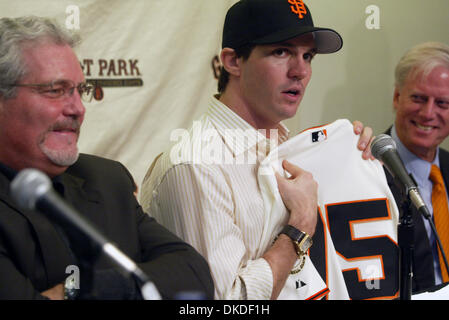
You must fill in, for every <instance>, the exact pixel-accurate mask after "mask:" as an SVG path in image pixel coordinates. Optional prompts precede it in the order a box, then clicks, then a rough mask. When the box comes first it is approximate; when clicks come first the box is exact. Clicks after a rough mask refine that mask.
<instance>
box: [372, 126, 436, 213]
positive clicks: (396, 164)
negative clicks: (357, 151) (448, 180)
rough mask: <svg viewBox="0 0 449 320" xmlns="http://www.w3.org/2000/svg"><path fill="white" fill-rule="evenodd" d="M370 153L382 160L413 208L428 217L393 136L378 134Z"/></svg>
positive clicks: (427, 211) (425, 207)
mask: <svg viewBox="0 0 449 320" xmlns="http://www.w3.org/2000/svg"><path fill="white" fill-rule="evenodd" d="M371 153H372V155H373V156H374V157H375V158H376V159H378V160H380V161H382V162H383V164H384V165H385V167H386V168H387V170H388V171H389V172H390V174H391V175H392V176H393V178H394V181H395V183H396V185H397V187H398V188H399V189H400V190H401V191H402V193H403V194H404V195H405V196H406V197H407V198H408V199H410V201H411V202H412V204H413V205H414V206H415V208H416V209H417V210H418V211H419V212H420V213H421V214H422V215H424V217H425V218H426V219H430V217H431V216H430V212H429V209H428V208H427V206H426V204H425V202H424V200H423V199H422V197H421V195H420V194H419V191H418V188H417V186H416V183H415V181H414V180H413V178H412V177H411V176H410V175H409V174H408V172H407V170H406V169H405V166H404V163H403V162H402V160H401V158H400V157H399V154H398V152H397V149H396V143H395V142H394V140H393V138H391V137H390V136H389V135H387V134H380V135H378V136H377V137H376V138H375V139H374V140H373V143H372V144H371Z"/></svg>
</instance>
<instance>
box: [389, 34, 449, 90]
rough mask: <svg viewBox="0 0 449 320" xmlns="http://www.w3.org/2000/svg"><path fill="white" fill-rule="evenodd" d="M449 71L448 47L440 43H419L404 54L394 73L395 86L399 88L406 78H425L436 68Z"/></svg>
mask: <svg viewBox="0 0 449 320" xmlns="http://www.w3.org/2000/svg"><path fill="white" fill-rule="evenodd" d="M439 66H443V67H445V68H448V69H449V46H447V45H445V44H443V43H440V42H425V43H421V44H419V45H417V46H415V47H413V48H411V49H410V50H409V51H407V52H406V53H405V55H404V56H403V57H402V58H401V60H400V61H399V63H398V65H397V66H396V71H395V86H396V88H401V87H402V86H403V85H404V84H405V81H406V80H407V78H408V77H409V76H410V77H412V79H413V77H416V76H418V75H423V76H427V75H429V74H430V72H432V70H433V69H435V68H436V67H439Z"/></svg>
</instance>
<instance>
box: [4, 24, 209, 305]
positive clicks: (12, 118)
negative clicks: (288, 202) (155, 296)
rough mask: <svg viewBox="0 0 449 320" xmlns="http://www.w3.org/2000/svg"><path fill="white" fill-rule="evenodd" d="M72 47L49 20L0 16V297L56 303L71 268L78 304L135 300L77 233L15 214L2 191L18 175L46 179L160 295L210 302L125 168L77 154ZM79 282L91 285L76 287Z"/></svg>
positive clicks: (78, 74) (79, 111)
mask: <svg viewBox="0 0 449 320" xmlns="http://www.w3.org/2000/svg"><path fill="white" fill-rule="evenodd" d="M75 44H76V40H75V39H74V38H73V37H72V36H71V35H69V34H67V33H66V32H65V31H64V30H63V29H61V28H59V27H58V26H57V25H55V24H54V23H52V22H51V21H49V20H47V19H43V18H37V17H24V18H17V19H7V18H2V19H0V146H1V147H0V299H45V298H50V299H62V298H63V297H64V293H65V292H64V290H65V288H64V284H65V280H66V279H67V278H69V276H71V275H72V274H73V270H75V269H76V268H78V267H79V268H80V270H81V274H79V276H80V278H81V284H83V283H85V284H87V285H88V287H89V290H86V288H83V287H80V288H79V290H80V292H82V293H83V297H89V298H92V299H135V298H142V296H141V293H140V290H139V287H138V284H137V283H136V282H135V280H134V279H131V278H127V277H125V276H122V275H121V274H120V273H119V272H118V271H117V270H116V269H115V268H114V267H113V266H112V264H111V263H110V262H109V261H108V259H106V257H104V256H100V257H96V252H95V251H94V250H95V248H93V246H91V243H90V242H89V241H88V240H86V239H85V238H84V237H82V236H81V235H80V234H78V233H76V232H74V231H73V230H70V229H68V228H64V227H61V226H60V225H58V224H56V223H54V221H52V220H50V219H48V218H47V217H46V216H45V215H42V214H40V213H37V212H32V211H27V210H22V209H20V208H19V207H18V205H17V204H16V203H15V202H14V200H13V199H12V198H11V195H10V191H9V188H10V182H11V180H12V179H13V178H14V176H15V175H16V174H17V172H18V171H20V170H22V169H24V168H36V169H39V170H41V171H42V172H44V173H46V174H47V175H48V176H49V177H50V178H51V179H52V182H53V186H54V188H55V190H56V191H57V192H58V193H59V194H60V195H61V196H62V197H63V198H64V199H65V201H67V202H68V203H69V204H71V205H72V206H73V207H74V208H75V209H77V210H78V211H79V213H80V214H81V215H83V216H85V218H87V219H88V220H90V221H91V222H92V224H93V225H94V226H96V227H97V228H98V230H99V231H101V232H102V233H103V234H104V235H105V236H106V237H107V238H109V239H110V240H111V241H113V242H114V243H115V244H116V245H117V247H118V248H119V249H120V250H122V251H123V252H124V253H125V254H126V255H127V256H129V257H130V258H131V259H133V260H134V261H135V262H136V263H137V264H138V266H139V267H140V268H141V269H142V270H143V271H144V272H145V273H146V274H147V275H148V276H149V278H150V279H151V280H152V281H153V282H154V284H155V286H156V288H157V289H158V291H159V293H160V295H161V296H162V298H176V297H177V296H178V295H179V294H182V293H183V292H187V291H188V292H192V291H195V292H197V293H200V294H201V296H202V297H204V298H212V297H213V292H214V289H213V282H212V279H211V276H210V272H209V267H208V265H207V263H206V261H205V260H204V259H203V258H202V257H201V256H200V255H199V254H198V253H197V252H196V251H195V250H194V249H193V248H192V247H191V246H189V245H187V244H186V243H185V242H183V241H182V240H180V239H179V238H177V237H176V236H174V235H173V234H172V233H170V232H169V231H168V230H166V229H165V228H163V227H162V226H160V225H159V224H157V223H156V221H155V220H154V219H153V218H151V217H149V216H148V215H147V214H146V213H144V212H143V210H142V208H141V207H140V205H139V204H138V202H137V200H136V198H135V196H134V194H133V193H134V191H135V183H134V181H133V178H132V177H131V175H130V173H129V172H128V171H127V170H126V169H125V167H124V166H123V165H121V164H120V163H118V162H115V161H112V160H107V159H103V158H99V157H95V156H89V155H85V154H81V155H80V154H79V153H78V148H77V141H78V136H79V132H80V126H81V123H82V122H83V118H84V112H85V108H84V105H83V103H82V102H81V99H84V100H89V99H90V98H91V96H92V91H93V90H92V88H91V87H89V85H88V84H86V83H85V79H84V75H83V72H82V70H81V68H80V64H79V62H78V59H77V57H76V55H75V53H74V51H73V49H72V48H73V47H74V45H75ZM86 266H87V267H86ZM84 272H86V273H84ZM87 275H89V278H87V279H90V280H91V281H89V282H83V279H86V277H87ZM83 277H84V278H83ZM71 279H73V278H71Z"/></svg>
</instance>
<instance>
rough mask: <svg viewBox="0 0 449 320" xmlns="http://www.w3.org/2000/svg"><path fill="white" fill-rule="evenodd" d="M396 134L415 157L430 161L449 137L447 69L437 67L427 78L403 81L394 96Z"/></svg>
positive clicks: (448, 73)
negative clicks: (439, 146)
mask: <svg viewBox="0 0 449 320" xmlns="http://www.w3.org/2000/svg"><path fill="white" fill-rule="evenodd" d="M393 103H394V109H395V110H396V121H395V125H396V131H397V133H398V136H399V138H400V139H401V141H402V143H403V144H404V145H405V146H406V147H407V148H408V149H409V150H410V151H411V152H413V153H414V154H416V155H417V156H418V157H420V158H422V159H424V160H427V161H433V160H434V158H435V153H436V149H437V147H438V145H439V144H440V143H441V142H443V140H444V139H445V138H446V137H447V136H448V135H449V69H448V68H445V67H442V66H440V67H436V68H435V69H433V70H432V72H431V73H430V74H429V75H428V76H427V77H423V75H418V76H416V77H415V78H410V76H409V77H408V78H407V79H406V81H405V84H404V85H403V86H402V88H396V89H395V93H394V100H393Z"/></svg>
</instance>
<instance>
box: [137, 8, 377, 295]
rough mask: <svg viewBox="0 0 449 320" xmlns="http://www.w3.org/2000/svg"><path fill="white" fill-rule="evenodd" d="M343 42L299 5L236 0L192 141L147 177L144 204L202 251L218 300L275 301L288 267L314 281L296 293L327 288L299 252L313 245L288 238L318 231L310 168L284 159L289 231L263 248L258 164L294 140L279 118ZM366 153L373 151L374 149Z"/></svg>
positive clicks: (364, 137)
mask: <svg viewBox="0 0 449 320" xmlns="http://www.w3.org/2000/svg"><path fill="white" fill-rule="evenodd" d="M341 47H342V39H341V37H340V35H339V34H338V33H337V32H335V31H333V30H332V29H326V28H318V27H315V26H314V24H313V21H312V17H311V14H310V11H309V9H308V8H307V6H306V5H305V4H304V3H303V2H302V1H292V0H241V1H239V2H237V3H236V4H235V5H234V6H232V7H231V8H230V9H229V11H228V13H227V16H226V19H225V24H224V30H223V49H222V52H221V56H220V57H221V60H222V63H223V72H222V74H221V78H220V80H219V94H218V95H216V96H215V97H213V98H212V100H211V102H210V104H209V109H208V111H207V112H206V113H205V114H204V115H203V116H202V117H201V118H200V121H198V122H195V124H194V126H193V128H192V130H191V131H190V132H189V134H188V135H187V137H185V136H184V138H185V139H182V141H180V142H179V141H178V143H174V144H173V145H172V146H170V148H169V149H168V150H167V151H166V152H164V153H163V154H162V155H161V156H160V157H159V158H157V159H156V160H155V163H153V165H152V166H151V169H150V170H149V172H148V173H147V176H146V178H145V179H144V182H143V186H142V197H141V202H142V205H143V206H144V208H145V209H148V210H147V211H148V212H151V214H152V215H153V216H154V217H155V218H156V219H157V220H158V221H159V222H160V223H162V224H163V225H165V226H166V227H168V228H169V229H170V230H172V231H174V232H175V233H177V234H178V235H180V236H181V237H182V238H183V239H184V240H186V241H187V242H189V243H190V244H192V245H193V246H194V247H195V248H196V249H197V250H198V251H199V252H200V253H201V254H202V255H203V256H204V257H206V259H207V260H208V262H209V265H210V268H211V271H212V275H213V278H214V282H215V298H217V299H276V298H278V297H279V294H280V292H281V290H282V289H283V288H284V285H285V284H286V280H287V278H288V277H289V275H290V274H291V273H292V272H294V273H295V274H300V275H301V277H302V278H301V279H306V278H307V280H306V282H307V283H308V286H304V289H301V290H293V291H295V293H294V294H295V295H296V296H295V297H294V298H297V299H308V298H319V297H322V296H323V295H324V294H325V293H326V286H325V284H324V283H323V282H322V280H321V278H320V277H319V275H318V273H317V272H316V270H315V268H314V266H313V264H312V263H311V262H310V261H308V262H306V263H305V264H304V263H302V262H303V261H304V260H303V258H304V251H301V250H305V251H307V248H298V246H296V245H295V243H294V242H293V241H292V240H291V238H290V236H291V234H289V233H294V234H296V235H298V236H301V237H302V238H303V239H306V238H310V237H311V236H312V235H313V234H314V231H315V225H316V221H317V183H316V182H315V181H314V179H313V177H312V175H311V174H310V173H308V172H306V171H303V170H302V169H300V168H298V167H296V166H294V165H292V164H290V163H288V162H285V163H284V169H286V170H287V171H288V172H289V173H290V174H291V177H290V178H289V179H285V178H281V177H278V184H279V189H280V192H281V195H282V198H283V201H284V203H285V205H286V207H287V208H288V209H289V213H290V216H289V219H288V221H285V225H289V226H290V227H289V229H288V230H286V233H287V234H284V233H282V234H280V235H279V236H278V237H277V238H276V240H275V241H274V242H273V243H270V244H269V245H264V244H262V243H261V238H263V232H264V229H265V227H266V224H267V223H268V222H267V217H266V215H265V213H264V203H263V199H262V191H261V190H260V186H259V183H258V180H257V169H258V166H259V164H260V161H261V160H263V158H264V157H265V156H266V155H267V154H268V153H269V152H270V150H272V149H273V141H274V144H275V145H276V144H280V143H282V142H284V141H285V140H287V139H288V129H287V128H286V127H285V126H284V125H283V124H282V123H281V121H282V120H285V119H288V118H291V117H293V116H294V115H295V113H296V111H297V109H298V106H299V104H300V102H301V100H302V98H303V96H304V93H305V89H306V87H307V84H308V82H309V80H310V77H311V72H312V67H311V62H312V59H313V58H314V56H315V55H316V54H317V53H331V52H335V51H338V50H339V49H340V48H341ZM354 128H355V131H358V132H359V133H360V132H362V131H363V132H362V134H361V138H360V140H359V148H360V149H361V150H364V149H365V146H367V145H368V144H369V141H370V138H371V135H372V131H371V129H370V128H365V129H363V130H362V128H363V126H362V125H361V123H359V122H356V123H355V125H354ZM198 132H202V133H207V134H203V135H202V134H198ZM362 145H364V146H363V147H362ZM198 146H200V147H198ZM367 149H368V148H367ZM175 155H176V156H175ZM205 155H208V156H210V157H208V158H207V159H205V157H204V156H205ZM364 156H365V157H366V158H367V157H369V150H366V152H365V154H364ZM198 159H199V160H198ZM252 159H255V161H251V160H252ZM306 245H310V242H308V244H307V243H304V246H306ZM301 281H302V280H301ZM301 281H299V282H298V283H299V284H300V283H302V282H301Z"/></svg>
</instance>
